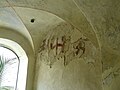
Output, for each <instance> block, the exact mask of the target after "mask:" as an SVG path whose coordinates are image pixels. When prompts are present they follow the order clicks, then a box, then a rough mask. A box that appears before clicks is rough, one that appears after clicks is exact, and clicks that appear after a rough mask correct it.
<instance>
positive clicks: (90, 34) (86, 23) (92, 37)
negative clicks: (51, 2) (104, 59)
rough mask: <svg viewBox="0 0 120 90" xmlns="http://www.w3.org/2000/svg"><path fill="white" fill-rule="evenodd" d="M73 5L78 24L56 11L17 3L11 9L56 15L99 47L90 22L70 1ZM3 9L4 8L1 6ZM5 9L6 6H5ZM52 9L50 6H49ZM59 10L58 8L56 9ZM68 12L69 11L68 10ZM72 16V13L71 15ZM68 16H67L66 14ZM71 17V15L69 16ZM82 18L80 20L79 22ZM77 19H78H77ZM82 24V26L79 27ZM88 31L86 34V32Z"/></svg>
mask: <svg viewBox="0 0 120 90" xmlns="http://www.w3.org/2000/svg"><path fill="white" fill-rule="evenodd" d="M72 3H73V5H74V10H75V11H77V13H75V14H78V15H77V16H79V18H80V19H79V20H77V22H79V23H78V24H76V20H74V19H71V20H70V19H69V18H70V17H66V16H65V17H64V16H62V15H61V14H59V13H58V11H54V10H50V9H49V8H41V7H33V6H30V5H27V4H26V5H19V3H17V4H16V5H15V4H13V5H12V6H13V7H22V8H31V9H37V10H42V11H45V12H48V13H51V14H53V15H56V16H57V17H59V18H61V19H63V20H64V21H67V22H68V23H70V24H71V25H73V26H74V27H75V28H77V29H78V30H80V31H81V29H83V30H82V31H81V32H82V33H83V34H84V35H85V36H87V37H88V38H89V39H90V40H91V41H92V42H93V44H94V45H95V46H96V47H99V42H98V38H97V37H96V33H95V32H94V30H93V28H92V26H91V24H90V22H89V21H88V20H87V18H86V17H85V16H84V14H83V13H82V12H81V11H80V10H79V9H78V7H77V6H76V5H75V3H74V2H73V1H72ZM3 7H4V6H3ZM5 7H6V6H5ZM7 7H9V6H7ZM51 7H52V6H51ZM58 9H59V8H58ZM68 11H69V10H68ZM73 14H74V13H73ZM66 15H69V14H66ZM69 16H71V15H69ZM81 17H82V20H81ZM77 18H78V17H77ZM80 23H81V24H83V25H80ZM87 31H88V32H87Z"/></svg>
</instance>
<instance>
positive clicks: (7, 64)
mask: <svg viewBox="0 0 120 90" xmlns="http://www.w3.org/2000/svg"><path fill="white" fill-rule="evenodd" d="M19 66H20V60H19V57H18V56H17V54H16V53H15V52H14V51H12V50H11V49H9V48H7V47H4V46H0V88H1V89H8V90H11V89H12V90H16V89H17V81H18V75H19Z"/></svg>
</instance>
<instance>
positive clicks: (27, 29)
mask: <svg viewBox="0 0 120 90" xmlns="http://www.w3.org/2000/svg"><path fill="white" fill-rule="evenodd" d="M6 2H7V3H8V4H9V7H11V8H12V10H13V11H14V12H15V14H16V15H17V16H18V17H19V19H20V21H21V23H22V24H23V25H24V26H25V28H26V29H27V31H28V28H27V26H26V25H25V24H24V23H23V20H22V18H21V17H20V15H19V14H18V13H17V12H16V10H15V9H14V7H13V6H12V5H11V4H10V2H9V1H8V0H6ZM28 33H29V34H30V37H31V33H30V32H29V31H28ZM31 39H32V37H31ZM31 44H32V47H33V50H34V44H33V39H32V42H31Z"/></svg>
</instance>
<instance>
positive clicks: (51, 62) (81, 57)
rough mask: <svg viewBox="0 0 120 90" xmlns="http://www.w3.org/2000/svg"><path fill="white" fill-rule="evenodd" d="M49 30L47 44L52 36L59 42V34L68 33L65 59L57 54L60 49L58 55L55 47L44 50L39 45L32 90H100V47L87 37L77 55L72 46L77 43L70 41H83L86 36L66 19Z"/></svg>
mask: <svg viewBox="0 0 120 90" xmlns="http://www.w3.org/2000/svg"><path fill="white" fill-rule="evenodd" d="M51 32H52V34H51V33H49V35H48V36H47V37H45V38H48V39H47V40H49V42H50V43H52V41H51V38H53V37H54V39H55V38H58V41H59V43H60V42H61V41H60V38H61V37H62V36H64V35H65V36H66V38H67V36H68V37H69V36H70V37H71V41H70V43H69V44H68V46H67V44H65V47H66V48H67V47H70V48H69V49H68V50H67V51H66V52H64V53H62V55H63V56H65V57H66V60H64V59H65V58H63V57H62V55H61V54H60V51H61V48H59V50H58V51H57V55H56V54H55V53H56V50H55V49H51V50H49V52H47V49H48V47H46V48H45V49H41V48H42V47H41V48H40V52H39V54H38V58H37V63H36V77H35V90H102V83H101V79H102V76H101V63H100V53H99V49H98V48H96V47H95V46H94V45H93V44H92V43H91V41H89V39H87V41H85V52H84V53H83V54H82V49H81V50H80V52H79V53H78V54H77V55H76V54H75V53H76V51H77V50H76V49H74V48H72V47H74V45H76V46H77V43H75V44H72V43H74V42H77V41H79V38H82V39H83V40H84V39H86V37H85V36H84V35H83V34H81V32H79V31H78V30H77V29H76V28H73V27H72V26H71V25H69V24H67V23H65V22H63V23H61V24H59V25H57V26H56V27H54V28H53V30H51ZM68 32H69V33H68ZM54 41H56V39H55V40H53V42H54ZM66 42H67V41H66ZM46 44H47V41H46ZM47 45H48V44H47ZM54 45H55V44H54ZM70 45H73V46H70ZM41 46H42V45H41ZM48 46H49V45H48ZM71 48H72V49H71ZM41 50H42V51H41ZM64 50H65V49H64ZM71 53H72V54H71ZM96 56H97V57H96ZM56 57H57V58H56Z"/></svg>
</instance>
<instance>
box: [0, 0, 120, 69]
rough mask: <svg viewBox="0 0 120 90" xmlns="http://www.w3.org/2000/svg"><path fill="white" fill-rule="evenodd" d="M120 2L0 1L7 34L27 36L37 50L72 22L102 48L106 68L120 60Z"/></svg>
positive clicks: (0, 22) (1, 21)
mask: <svg viewBox="0 0 120 90" xmlns="http://www.w3.org/2000/svg"><path fill="white" fill-rule="evenodd" d="M119 5H120V1H119V0H0V27H1V28H4V30H3V31H6V35H7V32H11V31H14V32H15V33H18V34H19V35H20V36H24V39H26V40H28V41H29V44H30V45H31V47H32V48H33V51H34V52H37V50H38V49H39V47H40V44H41V42H42V40H43V38H44V37H45V36H46V35H47V33H48V32H49V31H50V30H51V29H52V28H53V27H56V26H57V25H59V24H60V23H62V22H65V23H69V24H71V25H72V26H73V27H75V28H77V29H78V30H80V32H82V33H83V34H84V35H85V36H86V37H87V38H89V39H90V40H91V42H92V43H93V44H94V45H95V46H96V47H97V48H99V49H100V51H101V59H102V64H103V71H105V70H107V69H108V67H114V66H115V65H116V64H117V63H118V62H119V61H120V59H119V58H120V55H119V53H120V34H119V33H120V24H119V22H120V16H119V15H120V12H119V11H120V7H119ZM0 32H2V29H1V31H0ZM4 33H5V32H4ZM1 36H2V35H1ZM2 37H4V36H2ZM10 37H11V39H13V40H17V39H15V38H17V37H15V38H12V36H10ZM19 43H22V42H21V41H20V42H19ZM26 45H27V44H26Z"/></svg>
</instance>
